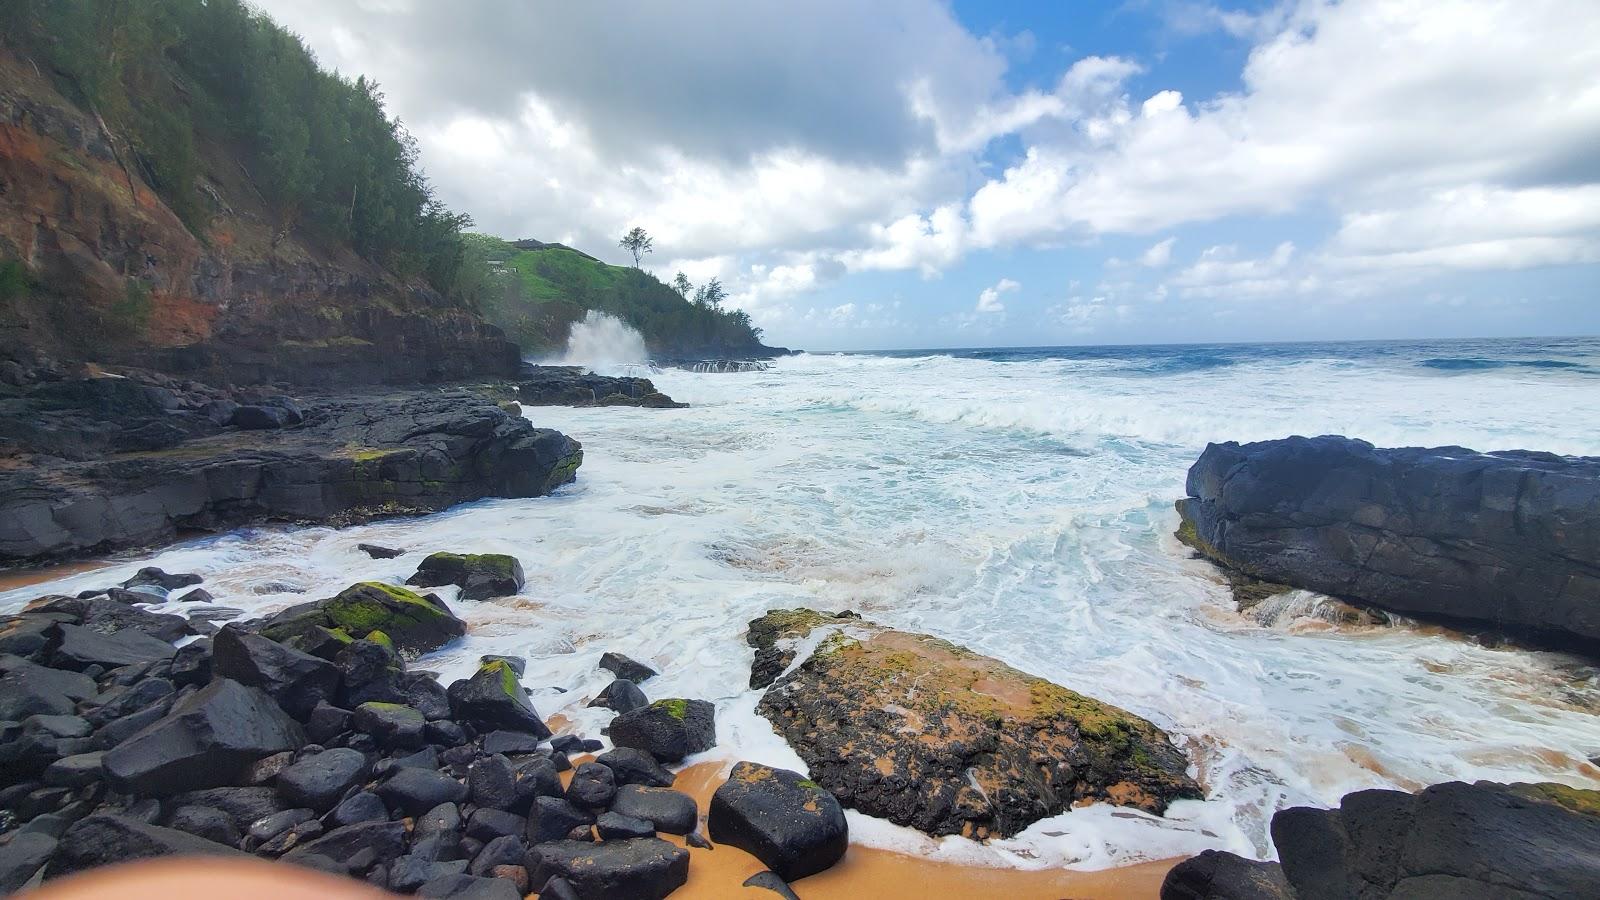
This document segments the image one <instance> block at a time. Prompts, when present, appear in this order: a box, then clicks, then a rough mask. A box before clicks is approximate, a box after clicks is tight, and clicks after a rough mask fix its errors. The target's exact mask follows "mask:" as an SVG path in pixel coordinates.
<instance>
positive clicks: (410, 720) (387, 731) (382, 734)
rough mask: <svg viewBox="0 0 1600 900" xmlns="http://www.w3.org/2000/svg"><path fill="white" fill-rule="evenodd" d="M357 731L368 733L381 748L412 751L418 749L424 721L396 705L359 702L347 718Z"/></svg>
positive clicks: (417, 714)
mask: <svg viewBox="0 0 1600 900" xmlns="http://www.w3.org/2000/svg"><path fill="white" fill-rule="evenodd" d="M351 722H352V724H354V725H355V727H356V730H357V731H361V732H364V733H366V734H370V735H372V736H373V738H375V739H376V740H377V741H378V743H379V744H381V745H382V746H384V747H389V748H398V749H401V750H415V749H417V748H418V747H421V746H422V732H423V729H424V728H426V726H427V723H428V720H427V719H425V718H423V717H422V713H420V712H417V711H416V710H414V709H412V708H411V707H409V706H404V705H402V704H399V703H376V702H372V703H363V704H361V705H360V706H358V707H356V712H355V715H354V716H352V717H351Z"/></svg>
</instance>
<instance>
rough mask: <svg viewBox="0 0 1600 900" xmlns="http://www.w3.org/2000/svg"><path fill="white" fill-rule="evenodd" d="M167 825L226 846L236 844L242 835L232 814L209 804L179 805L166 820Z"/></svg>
mask: <svg viewBox="0 0 1600 900" xmlns="http://www.w3.org/2000/svg"><path fill="white" fill-rule="evenodd" d="M167 827H168V828H176V829H177V830H179V831H185V832H188V833H189V834H192V835H194V836H195V837H201V838H205V839H206V840H208V841H215V842H216V843H218V844H223V845H225V846H228V847H232V846H235V845H237V844H238V843H239V839H240V838H241V837H242V835H241V834H239V826H237V825H235V824H233V817H232V816H230V815H228V814H227V813H225V812H223V811H222V810H220V809H215V808H213V807H210V806H180V807H178V808H177V809H176V810H174V811H173V813H172V816H171V817H170V818H169V819H168V820H167Z"/></svg>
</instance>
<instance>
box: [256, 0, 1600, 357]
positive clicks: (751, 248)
mask: <svg viewBox="0 0 1600 900" xmlns="http://www.w3.org/2000/svg"><path fill="white" fill-rule="evenodd" d="M380 2H381V4H382V14H381V15H375V14H374V12H373V9H374V6H373V4H374V3H380ZM260 5H261V6H262V7H263V8H264V9H265V10H266V11H267V12H269V13H271V14H272V15H274V16H275V17H278V18H279V19H280V20H281V21H282V22H283V23H284V24H285V25H287V26H288V27H290V28H292V29H294V30H296V31H298V32H300V33H301V34H303V35H304V36H305V37H306V39H307V40H308V42H309V43H310V44H311V45H312V47H313V48H314V49H315V50H316V51H317V52H318V53H319V55H320V56H321V58H322V59H323V60H324V61H325V62H327V63H329V64H331V65H333V66H336V67H338V68H339V69H340V70H341V71H344V72H346V73H356V72H362V73H366V74H368V75H369V76H373V77H375V78H376V79H377V80H378V81H379V82H380V83H382V84H383V85H384V88H385V91H386V93H387V95H388V96H389V98H390V103H391V108H392V111H393V112H395V113H397V114H398V115H399V116H400V117H401V118H402V119H403V120H404V121H405V122H406V123H407V124H408V126H409V127H411V128H412V129H413V131H414V132H415V134H416V136H417V138H418V141H419V144H420V146H421V149H422V159H423V162H424V164H425V167H426V169H427V172H428V174H429V176H430V178H431V179H432V180H433V182H434V183H435V185H436V186H437V188H438V191H439V194H440V196H441V198H442V199H444V200H445V201H446V202H447V203H449V204H450V205H452V206H453V207H455V208H458V209H461V210H463V211H467V212H470V213H471V214H472V215H473V216H474V217H475V218H476V219H477V221H478V222H479V223H480V225H481V227H483V228H485V229H487V230H491V231H494V232H497V233H500V234H503V235H507V236H513V237H522V236H528V237H538V238H542V239H547V240H548V239H557V240H562V241H565V242H568V243H574V244H576V245H578V246H580V247H582V248H584V249H586V250H589V251H590V252H594V253H596V254H598V255H601V256H602V257H606V258H610V259H613V260H620V258H621V257H620V250H618V249H617V248H616V247H615V243H616V236H617V235H619V234H620V233H621V232H623V231H624V230H626V229H627V228H628V227H631V226H633V225H636V224H637V225H642V226H644V227H645V228H647V229H649V230H650V231H651V232H652V234H654V235H655V237H656V246H657V247H659V248H661V252H662V253H663V254H664V255H665V254H670V255H671V256H673V257H675V258H676V260H682V261H684V262H683V264H684V266H685V271H688V272H689V273H690V274H691V276H692V277H694V278H696V280H697V281H703V280H704V279H705V278H708V277H712V276H713V275H715V277H720V278H723V280H724V281H725V283H727V284H728V286H729V290H730V291H731V292H732V295H733V300H732V302H734V303H735V304H738V305H740V306H743V307H745V308H748V309H752V310H757V311H760V312H761V313H762V315H765V316H772V317H778V318H782V317H793V318H795V319H799V318H802V316H801V314H800V313H798V312H796V309H797V308H802V307H800V306H799V304H797V303H795V300H796V298H799V297H802V296H804V295H806V294H808V293H812V292H815V291H817V290H818V289H819V288H822V287H824V286H826V285H827V284H829V283H830V282H832V281H833V280H834V279H836V278H838V277H840V276H841V275H843V274H846V273H852V272H863V271H885V270H887V271H901V270H903V271H914V272H918V273H920V274H921V275H922V276H923V277H924V278H931V277H934V276H937V275H938V274H939V273H941V272H942V271H944V270H946V269H948V268H949V267H951V266H953V265H956V264H958V263H959V262H960V261H961V260H962V259H964V258H965V257H966V256H968V255H969V254H972V253H974V252H981V251H984V250H988V249H994V248H1007V247H1013V246H1018V245H1025V246H1053V245H1059V244H1061V243H1064V242H1072V241H1079V240H1088V239H1093V238H1095V237H1096V236H1098V235H1102V234H1137V235H1156V234H1159V233H1160V232H1162V231H1163V230H1166V229H1170V228H1174V227H1177V226H1181V225H1189V226H1193V225H1194V224H1195V223H1203V222H1207V221H1213V220H1219V219H1224V218H1243V217H1265V218H1266V221H1268V222H1272V221H1276V219H1275V218H1274V217H1278V216H1287V215H1299V214H1306V213H1311V214H1314V215H1316V216H1319V217H1321V216H1331V217H1333V218H1335V219H1336V220H1337V221H1338V223H1339V224H1338V225H1337V230H1336V231H1335V232H1334V233H1333V234H1332V235H1331V237H1329V238H1328V239H1327V241H1326V244H1325V245H1321V241H1320V240H1311V239H1306V238H1304V237H1302V236H1301V233H1300V232H1299V231H1296V232H1295V234H1296V237H1297V238H1300V239H1301V240H1302V241H1303V242H1304V243H1305V244H1306V247H1305V249H1304V250H1297V248H1295V247H1294V246H1293V245H1290V244H1287V243H1285V244H1284V245H1283V246H1285V247H1288V250H1287V251H1286V255H1285V256H1284V257H1283V259H1282V261H1281V262H1279V257H1278V254H1276V253H1274V254H1271V255H1268V256H1265V257H1261V258H1255V259H1252V258H1248V257H1241V256H1239V255H1238V254H1237V252H1232V251H1230V252H1223V251H1221V250H1218V251H1217V252H1215V253H1213V252H1212V251H1206V253H1203V254H1201V255H1200V257H1199V258H1197V259H1195V261H1194V263H1193V264H1192V265H1191V266H1189V267H1187V268H1185V269H1183V270H1182V271H1180V272H1177V273H1175V274H1173V276H1172V277H1171V278H1170V279H1167V280H1165V281H1163V282H1162V283H1161V284H1159V285H1157V287H1156V290H1160V291H1165V290H1168V289H1169V287H1170V290H1171V291H1172V293H1173V294H1174V295H1177V296H1221V295H1223V293H1224V292H1232V295H1234V296H1269V295H1271V294H1272V292H1274V291H1277V292H1280V293H1282V294H1283V295H1285V296H1303V295H1305V294H1307V293H1309V292H1311V291H1313V290H1332V289H1336V288H1337V289H1342V290H1373V289H1375V288H1374V286H1375V285H1379V284H1382V283H1388V284H1391V285H1393V284H1399V283H1405V280H1406V279H1415V278H1418V277H1423V275H1424V274H1426V273H1438V272H1443V271H1447V270H1460V269H1505V268H1523V267H1529V266H1538V265H1557V264H1574V263H1586V262H1594V261H1596V260H1600V222H1597V221H1596V220H1597V216H1600V214H1597V213H1596V210H1597V209H1600V197H1597V192H1600V156H1597V155H1596V154H1595V152H1594V148H1595V147H1596V146H1600V83H1597V81H1596V79H1595V76H1594V73H1595V72H1597V71H1600V16H1597V15H1594V14H1593V8H1592V0H1430V2H1428V3H1417V2H1414V0H1344V2H1333V0H1282V2H1279V3H1277V4H1275V5H1273V6H1271V7H1269V8H1267V9H1265V10H1262V11H1259V12H1254V13H1244V12H1239V11H1236V10H1227V9H1223V8H1221V7H1220V6H1219V5H1217V4H1214V3H1210V2H1205V0H1167V2H1163V3H1160V4H1158V6H1159V7H1160V11H1161V12H1162V13H1163V14H1164V15H1165V17H1166V25H1167V27H1168V28H1169V29H1170V30H1171V31H1172V32H1174V33H1178V34H1186V35H1194V34H1205V33H1210V34H1213V35H1217V33H1218V32H1222V33H1226V34H1228V35H1232V36H1233V38H1237V39H1239V40H1244V41H1250V42H1251V43H1252V45H1253V46H1252V48H1251V50H1250V52H1249V56H1248V60H1247V62H1246V64H1245V66H1244V68H1243V71H1242V72H1241V73H1240V87H1239V89H1238V90H1237V91H1233V92H1228V93H1222V94H1218V95H1215V96H1201V95H1197V94H1196V93H1195V92H1194V91H1192V90H1191V91H1190V93H1189V95H1188V96H1185V94H1183V93H1181V92H1180V90H1179V89H1180V88H1186V87H1189V86H1188V85H1182V84H1168V83H1162V82H1161V79H1163V78H1165V77H1166V76H1165V75H1164V74H1163V70H1162V69H1160V67H1159V65H1158V61H1157V60H1141V59H1135V58H1129V57H1124V56H1117V55H1113V54H1114V53H1115V52H1117V51H1118V50H1119V49H1122V48H1116V47H1107V48H1103V49H1102V53H1101V54H1100V55H1090V56H1085V57H1082V58H1078V59H1076V60H1075V61H1073V62H1072V63H1071V64H1070V65H1068V66H1066V67H1065V69H1064V70H1063V71H1061V72H1060V75H1059V77H1057V78H1055V79H1054V81H1053V82H1047V83H1043V84H1041V85H1040V86H1038V87H1030V88H1027V89H1023V90H1020V91H1015V90H1010V89H1008V88H1007V86H1006V82H1007V71H1006V69H1007V65H1008V58H1007V54H1008V53H1025V52H1026V45H1027V41H1026V40H1023V39H1022V37H1021V36H1019V37H1018V39H1017V41H1015V42H1014V43H1015V46H1013V45H1012V43H1011V42H1010V39H1000V38H989V37H978V36H976V35H973V34H972V33H971V32H969V31H968V30H966V29H965V28H964V27H963V26H962V25H961V23H960V22H959V21H958V20H957V19H956V17H955V15H954V13H953V11H952V9H951V8H950V7H949V5H948V4H947V3H945V2H943V0H883V2H881V3H872V4H866V5H861V4H856V3H850V2H848V0H818V2H816V3H808V4H805V5H803V6H801V7H795V6H793V5H785V4H781V3H778V2H777V0H751V2H747V3H739V4H733V5H731V6H730V5H727V4H721V3H714V2H709V0H684V2H681V3H676V4H670V5H662V4H644V5H642V6H639V7H638V8H634V9H630V10H629V13H628V15H626V16H617V15H615V14H614V12H613V11H612V10H610V9H609V8H607V7H605V6H604V5H595V4H582V3H578V4H553V5H547V6H541V8H540V12H539V15H538V16H537V17H534V16H531V15H530V14H529V11H528V9H527V7H526V6H525V5H524V4H521V3H518V2H516V0H483V2H480V3H473V4H466V5H449V4H438V3H433V2H428V0H262V2H261V4H260ZM712 34H714V35H716V36H717V38H718V40H717V47H716V52H707V51H706V50H705V44H704V41H703V40H695V39H692V38H695V37H697V36H704V35H712ZM1214 39H1222V40H1227V39H1225V38H1221V37H1220V36H1217V37H1215V38H1214ZM619 60H622V61H626V64H625V65H619V64H618V61H619ZM1147 63H1148V64H1150V65H1152V66H1156V68H1155V72H1154V74H1149V73H1148V72H1147V65H1146V64H1147ZM640 73H647V75H645V76H641V75H640ZM1141 74H1144V75H1146V80H1142V81H1141V84H1142V85H1144V86H1143V87H1142V89H1141V90H1140V92H1139V93H1138V94H1134V93H1132V91H1131V89H1130V84H1132V83H1133V77H1134V76H1135V75H1141ZM1000 138H1009V139H1010V140H1009V141H1006V142H1003V143H996V141H997V139H1000ZM1013 147H1018V148H1020V150H1019V151H1017V152H1013V151H1012V148H1013ZM996 168H998V171H997V170H996ZM1185 240H1188V237H1187V234H1186V236H1185ZM1201 240H1204V239H1203V238H1202V239H1201ZM1174 243H1175V240H1174V239H1173V238H1171V237H1168V238H1166V239H1164V240H1160V241H1158V242H1157V243H1155V244H1154V245H1152V246H1150V247H1149V248H1148V249H1147V250H1146V251H1144V253H1143V254H1142V255H1140V256H1139V257H1138V258H1137V259H1136V260H1135V262H1137V263H1138V264H1139V265H1140V266H1142V267H1144V268H1146V269H1150V270H1156V271H1160V270H1164V269H1167V268H1168V267H1170V266H1173V265H1174V262H1173V247H1174ZM1319 245H1320V246H1319ZM1213 249H1214V250H1215V249H1217V248H1213ZM1280 249H1281V248H1280ZM1124 265H1129V267H1130V268H1131V264H1124ZM671 271H676V269H672V270H671ZM671 271H669V272H668V273H667V274H668V275H670V274H671ZM1384 279H1388V281H1387V282H1385V281H1384ZM1096 296H1100V295H1098V294H1097V295H1096ZM1092 299H1093V298H1092V297H1091V298H1090V300H1086V301H1084V302H1083V303H1077V304H1074V303H1070V302H1069V303H1065V304H1063V305H1062V306H1061V310H1062V311H1061V312H1060V313H1059V316H1062V317H1068V316H1070V317H1074V318H1072V319H1071V321H1073V322H1074V323H1075V325H1074V327H1077V325H1081V323H1082V322H1083V321H1084V320H1085V319H1086V318H1088V317H1090V316H1091V313H1089V312H1083V311H1080V312H1072V310H1073V309H1074V308H1079V307H1081V308H1084V309H1088V308H1091V307H1096V306H1098V307H1099V308H1102V309H1114V308H1116V307H1117V306H1119V305H1123V304H1120V303H1117V302H1115V301H1112V300H1104V301H1103V302H1102V303H1100V304H1095V303H1092V302H1091V301H1092ZM990 302H992V304H993V305H994V307H995V308H996V309H1003V307H1004V304H1003V303H1002V301H1001V299H1000V292H996V293H995V294H994V295H993V298H992V301H990ZM850 305H851V304H840V306H850ZM983 307H984V301H983V299H982V297H981V296H980V303H979V308H980V309H982V308H983ZM829 308H830V309H836V308H838V307H829ZM863 310H864V307H856V308H852V310H851V311H850V313H849V315H850V316H853V318H852V321H861V320H863ZM1108 315H1114V314H1107V313H1096V314H1093V316H1094V318H1095V320H1096V321H1099V322H1105V321H1110V319H1108V318H1107V316H1108ZM998 318H999V316H992V317H991V319H998ZM986 324H992V322H990V323H986Z"/></svg>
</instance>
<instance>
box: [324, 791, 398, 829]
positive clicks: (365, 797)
mask: <svg viewBox="0 0 1600 900" xmlns="http://www.w3.org/2000/svg"><path fill="white" fill-rule="evenodd" d="M330 816H331V818H332V820H333V824H334V825H354V824H356V823H357V822H382V821H383V820H384V819H387V818H389V809H388V807H386V806H384V805H383V799H382V798H380V797H379V796H378V795H377V794H374V793H372V792H371V791H357V792H356V793H354V794H351V795H350V796H349V797H346V798H345V799H344V800H342V801H340V803H339V805H338V806H335V807H334V808H333V812H332V813H331V814H330Z"/></svg>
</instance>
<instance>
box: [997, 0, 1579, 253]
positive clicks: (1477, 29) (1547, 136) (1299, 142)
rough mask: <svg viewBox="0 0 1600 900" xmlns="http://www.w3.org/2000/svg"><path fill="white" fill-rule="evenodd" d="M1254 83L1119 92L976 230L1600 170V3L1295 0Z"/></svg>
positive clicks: (1117, 225)
mask: <svg viewBox="0 0 1600 900" xmlns="http://www.w3.org/2000/svg"><path fill="white" fill-rule="evenodd" d="M1290 8H1291V9H1292V10H1293V11H1292V14H1290V15H1288V16H1287V17H1286V18H1284V19H1282V20H1281V21H1280V20H1274V21H1273V24H1276V25H1278V30H1276V31H1275V32H1274V33H1273V34H1271V35H1270V36H1268V37H1266V38H1265V39H1264V40H1263V41H1262V43H1260V44H1259V45H1257V46H1256V47H1255V49H1254V50H1253V51H1252V52H1251V54H1250V59H1249V62H1248V64H1247V65H1246V67H1245V70H1244V73H1243V81H1244V90H1243V91H1242V92H1240V93H1237V94H1224V95H1221V96H1219V97H1217V98H1215V99H1212V100H1209V101H1206V102H1203V103H1200V104H1198V105H1197V106H1195V107H1194V108H1193V109H1192V110H1191V109H1189V108H1187V107H1185V106H1184V105H1183V104H1181V103H1179V102H1178V98H1177V96H1176V95H1175V94H1174V93H1173V92H1169V91H1162V92H1159V93H1156V94H1155V95H1153V96H1151V97H1150V98H1149V99H1147V100H1145V101H1143V102H1142V103H1137V104H1136V103H1135V102H1134V101H1133V100H1131V99H1130V98H1129V97H1128V96H1127V95H1126V94H1125V93H1123V92H1121V91H1118V92H1113V93H1106V94H1104V96H1105V102H1104V103H1103V104H1102V105H1101V106H1100V107H1098V108H1097V109H1094V110H1092V111H1091V112H1090V113H1089V114H1088V115H1086V116H1085V117H1084V118H1082V119H1081V120H1079V121H1078V123H1077V129H1076V133H1075V137H1076V140H1057V141H1053V142H1048V143H1044V142H1041V143H1038V144H1035V145H1032V146H1030V147H1029V149H1028V151H1027V153H1026V155H1025V157H1024V158H1023V159H1022V160H1021V161H1019V162H1018V163H1017V164H1015V165H1013V166H1011V167H1010V168H1008V169H1007V170H1006V171H1005V172H1004V173H1003V175H1001V176H1000V177H999V178H996V179H992V180H990V181H989V182H988V183H987V184H985V185H984V186H983V187H981V188H980V189H979V190H978V191H977V192H976V194H975V195H974V196H973V198H972V201H971V203H970V207H969V209H970V215H971V220H972V223H971V224H972V232H973V234H974V242H975V243H977V244H979V245H984V246H989V245H998V244H1006V243H1015V242H1019V241H1038V240H1043V239H1052V238H1055V237H1057V236H1060V235H1063V234H1066V235H1072V234H1091V233H1098V232H1145V231H1152V230H1156V229H1159V228H1165V227H1169V226H1172V225H1176V224H1180V223H1185V222H1194V221H1203V220H1208V219H1215V218H1220V217H1223V216H1228V215H1238V214H1269V215H1270V214H1276V213H1283V212H1288V211H1290V210H1293V209H1296V208H1299V207H1302V206H1305V205H1306V204H1308V203H1312V202H1318V201H1321V202H1329V203H1333V204H1336V205H1352V206H1353V205H1356V204H1359V203H1361V202H1362V201H1363V200H1364V199H1365V198H1376V197H1383V198H1388V199H1390V200H1391V201H1392V200H1399V201H1401V202H1403V203H1408V204H1409V203H1410V202H1413V201H1415V200H1417V199H1418V198H1419V194H1418V192H1428V191H1436V190H1441V189H1449V188H1451V187H1456V186H1460V185H1462V184H1464V183H1469V182H1474V181H1476V182H1483V183H1486V184H1497V185H1506V184H1513V183H1518V182H1521V183H1529V182H1531V183H1540V182H1543V181H1545V180H1555V179H1565V180H1571V179H1574V178H1577V179H1582V181H1583V183H1593V182H1595V181H1597V180H1600V164H1597V163H1596V161H1595V160H1596V157H1595V156H1594V154H1593V152H1592V148H1593V147H1594V146H1595V144H1596V142H1597V141H1600V88H1596V83H1595V80H1594V77H1593V73H1594V72H1595V71H1600V16H1593V15H1587V14H1585V4H1584V3H1582V2H1562V0H1528V2H1509V0H1452V2H1431V3H1426V4H1419V3H1411V2H1404V0H1366V2H1345V3H1331V2H1310V0H1307V2H1301V3H1297V4H1293V5H1292V6H1291V7H1290Z"/></svg>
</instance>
